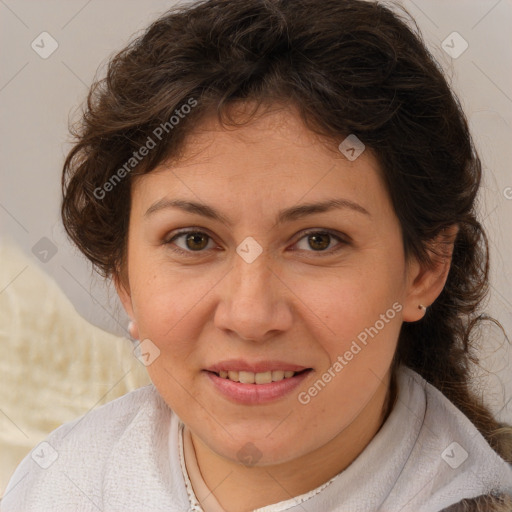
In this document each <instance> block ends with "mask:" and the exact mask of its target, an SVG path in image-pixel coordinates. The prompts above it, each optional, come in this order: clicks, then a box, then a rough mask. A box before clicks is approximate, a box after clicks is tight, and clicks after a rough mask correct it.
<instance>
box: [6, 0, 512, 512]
mask: <svg viewBox="0 0 512 512" xmlns="http://www.w3.org/2000/svg"><path fill="white" fill-rule="evenodd" d="M75 135H76V137H77V140H76V144H75V146H74V147H73V149H72V150H71V152H70V153H69V155H68V157H67V159H66V162H65V165H64V173H63V194H64V199H63V205H62V215H63V221H64V225H65V227H66V230H67V232H68V234H69V235H70V237H71V238H72V240H73V241H74V242H75V243H76V244H77V245H78V247H79V248H80V249H81V250H82V252H83V253H84V254H85V255H86V256H87V257H88V258H89V259H90V260H91V261H92V262H93V263H94V264H95V265H96V267H97V269H98V270H99V271H100V272H101V273H102V275H103V276H104V277H106V278H112V279H113V280H114V283H115V285H116V289H117V291H118V294H119V297H120V299H121V301H122V303H123V305H124V307H125V309H126V311H127V313H128V314H129V315H130V317H131V320H132V327H131V329H132V331H131V332H132V335H133V337H134V338H135V339H137V340H139V341H140V343H138V350H137V355H138V357H139V358H140V359H141V361H142V362H143V363H144V364H145V365H146V366H147V369H148V373H149V375H150V377H151V380H152V382H153V384H152V385H151V386H148V387H145V388H142V389H140V390H137V391H134V392H132V393H129V394H127V395H125V396H124V397H122V398H120V399H118V400H115V401H113V402H111V403H109V404H107V405H105V406H103V407H101V408H99V409H96V410H94V411H92V412H90V413H88V414H87V415H85V416H83V417H82V418H79V419H77V420H75V421H74V422H71V423H68V424H65V425H63V426H61V427H60V428H59V429H57V430H56V431H55V432H53V433H52V434H51V435H50V436H49V437H48V439H47V442H46V444H43V445H42V446H41V447H40V448H39V449H38V451H37V450H36V451H34V452H33V453H32V454H31V455H30V456H27V458H26V459H25V460H24V461H23V462H22V463H21V465H20V466H19V468H18V469H17V471H16V473H15V474H14V476H13V477H12V480H11V482H10V484H9V487H8V489H7V492H6V497H5V499H4V501H3V503H2V511H5V512H8V511H12V510H25V511H29V510H70V509H73V510H78V509H79V510H96V509H100V510H104V511H107V510H108V511H114V510H124V511H126V510H134V511H135V510H138V511H140V510H152V511H154V510H170V511H185V510H203V511H205V512H211V511H221V510H226V511H228V512H241V511H248V510H255V509H258V510H262V511H268V512H270V511H284V510H286V511H298V510H318V511H322V512H326V511H349V510H350V511H352V510H357V511H358V512H359V511H368V512H369V511H375V510H379V511H383V512H394V511H415V512H417V511H421V512H438V511H441V510H443V511H450V512H453V511H459V510H460V511H463V510H464V511H466V510H468V511H469V510H471V511H477V510H480V511H484V510H485V511H505V510H512V508H511V507H512V498H511V496H512V467H511V464H510V463H511V461H512V453H511V439H512V437H511V432H512V431H511V430H510V427H508V426H506V425H500V424H498V423H497V421H496V420H495V419H494V418H493V417H492V415H491V413H490V412H489V411H488V410H487V409H486V407H485V406H484V404H483V403H481V401H480V400H479V399H478V398H477V396H476V395H475V394H474V392H473V391H472V389H471V382H470V378H469V372H470V370H471V366H470V363H471V362H472V361H474V360H475V359H474V357H475V355H474V349H473V346H474V344H475V336H474V333H475V331H474V327H475V325H477V323H478V321H479V319H480V317H479V305H480V302H481V301H482V299H483V297H484V296H485V293H486V286H487V282H488V259H487V244H486V238H485V235H484V232H483V230H482V227H481V225H480V224H479V222H478V220H477V218H476V214H475V197H476V194H477V191H478V188H479V183H480V177H481V166H480V161H479V159H478V156H477V155H476V153H475V151H474V148H473V145H472V140H471V136H470V134H469V132H468V126H467V122H466V120H465V117H464V114H463V113H462V111H461V109H460V106H459V103H458V101H457V99H456V97H455V96H454V94H453V93H452V92H451V91H450V89H449V87H448V85H447V82H446V80H445V78H444V77H443V75H442V73H441V71H440V68H439V66H438V65H437V64H436V63H435V61H434V60H433V58H432V57H431V56H430V54H429V53H428V52H427V50H426V49H425V46H424V44H423V43H422V42H421V38H420V36H419V35H418V34H417V33H415V32H414V31H413V30H412V29H410V28H409V27H408V26H407V24H406V22H405V21H403V20H402V19H401V18H400V16H399V15H397V14H394V13H393V12H392V11H391V10H389V9H387V8H385V7H383V6H381V5H377V4H376V3H370V2H365V1H358V0H343V1H341V0H327V1H322V2H319V1H318V0H294V1H287V0H276V1H270V0H230V1H222V0H210V1H205V2H201V3H197V4H194V5H191V6H186V7H179V8H176V9H173V10H171V11H170V12H169V13H167V14H166V15H164V16H162V17H161V18H160V19H159V20H157V21H155V22H154V23H153V24H152V25H151V26H150V27H149V28H148V29H147V31H146V32H145V34H143V35H142V36H141V37H139V38H138V39H137V40H135V41H134V42H133V43H131V44H130V45H129V46H128V47H127V48H125V49H124V50H123V51H122V52H120V53H119V54H118V55H117V56H116V57H115V58H114V59H113V60H112V61H111V63H110V66H109V70H108V74H107V77H106V79H105V80H102V81H99V82H97V83H96V84H95V85H94V86H93V87H92V89H91V91H90V94H89V98H88V106H87V109H86V112H85V114H84V116H83V120H82V123H81V125H80V126H79V127H78V129H77V131H76V133H75ZM38 458H39V459H41V460H40V461H39V463H38V461H37V459H38ZM41 462H43V463H42V464H41Z"/></svg>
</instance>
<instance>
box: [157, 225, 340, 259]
mask: <svg viewBox="0 0 512 512" xmlns="http://www.w3.org/2000/svg"><path fill="white" fill-rule="evenodd" d="M190 233H195V234H201V235H206V236H207V237H208V238H209V241H211V240H213V238H212V237H211V236H210V235H209V234H208V233H206V232H204V231H200V230H199V229H186V230H183V231H178V232H177V233H175V234H174V235H173V236H172V237H171V238H170V239H168V240H166V241H164V245H168V246H169V248H170V249H171V251H173V252H175V253H177V254H179V255H181V256H186V257H193V256H195V255H197V254H200V253H202V252H205V251H204V250H201V251H185V250H184V249H181V248H180V247H172V243H173V242H174V241H175V240H176V239H177V238H180V237H182V236H184V235H188V234H190ZM320 234H322V235H329V236H331V237H332V238H335V239H336V240H337V241H338V242H340V246H339V247H338V248H335V249H334V250H332V249H331V250H325V251H306V252H313V253H320V255H322V254H324V255H325V254H329V255H330V254H333V253H335V252H337V251H339V250H341V249H342V248H343V246H344V245H348V242H347V241H346V240H344V239H343V238H342V237H340V236H339V235H337V234H335V233H334V232H332V231H330V230H328V229H323V230H309V231H305V232H304V233H302V236H301V237H300V238H299V239H298V240H297V241H296V242H295V243H294V245H295V244H297V243H298V242H300V241H301V240H302V239H303V238H306V237H307V236H309V235H320ZM315 257H316V256H315Z"/></svg>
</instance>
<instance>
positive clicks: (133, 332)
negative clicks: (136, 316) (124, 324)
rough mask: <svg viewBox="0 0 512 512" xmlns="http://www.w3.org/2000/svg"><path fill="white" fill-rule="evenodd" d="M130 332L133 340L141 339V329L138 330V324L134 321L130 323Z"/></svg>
mask: <svg viewBox="0 0 512 512" xmlns="http://www.w3.org/2000/svg"><path fill="white" fill-rule="evenodd" d="M128 332H129V333H130V336H131V337H132V338H133V339H138V338H139V329H138V328H137V324H136V323H135V322H134V321H133V320H132V321H130V322H128Z"/></svg>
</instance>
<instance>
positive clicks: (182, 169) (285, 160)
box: [132, 108, 389, 211]
mask: <svg viewBox="0 0 512 512" xmlns="http://www.w3.org/2000/svg"><path fill="white" fill-rule="evenodd" d="M231 114H232V116H233V113H231ZM244 116H245V112H243V111H242V112H241V114H240V116H239V118H238V119H242V120H243V119H244ZM234 117H235V118H236V112H235V114H234ZM343 139H344V137H340V138H339V140H335V139H332V140H328V139H326V138H325V137H320V136H319V135H317V134H316V133H314V132H312V131H310V130H308V129H307V128H306V126H305V125H304V123H303V122H302V120H301V119H300V117H299V115H298V114H297V112H296V111H295V110H294V109H293V108H280V109H275V110H271V111H269V112H264V113H262V114H259V115H256V116H255V117H254V118H252V119H251V120H250V121H249V122H247V123H246V124H243V125H241V126H237V127H233V126H224V125H221V124H220V123H219V121H218V119H217V117H216V116H208V117H205V118H204V119H202V120H201V122H199V123H198V124H197V126H196V127H195V128H194V130H193V131H192V133H190V134H189V136H188V137H187V138H186V140H185V143H184V146H183V149H182V151H181V153H180V158H179V159H175V160H172V159H170V160H168V161H167V162H165V163H163V164H162V165H160V166H158V167H157V168H156V169H154V170H152V171H150V172H149V173H147V174H144V175H142V176H138V177H137V178H136V180H135V181H134V183H133V186H132V197H133V203H134V204H133V206H134V207H136V208H142V207H145V208H147V207H148V206H149V203H153V202H154V201H155V200H157V199H162V198H164V197H167V198H170V197H173V196H176V195H179V196H180V197H182V196H183V195H185V196H186V197H188V198H190V199H192V198H194V199H195V200H198V199H200V200H204V202H208V203H212V202H213V203H215V204H219V202H221V203H225V204H226V202H227V203H228V204H226V206H229V205H233V204H235V203H238V204H240V205H241V206H246V207H249V206H250V205H253V206H254V205H256V204H258V205H259V208H258V210H260V209H261V207H262V206H265V207H267V208H272V207H273V205H275V203H280V204H281V205H283V204H296V203H298V202H311V201H313V200H319V199H325V198H326V196H327V195H329V196H330V197H333V196H340V195H341V196H343V197H344V198H345V199H347V200H353V201H358V202H361V201H362V202H364V203H366V204H370V203H371V204H372V205H373V206H372V208H377V209H378V208H379V207H380V209H381V210H382V209H386V208H389V197H388V194H387V191H386V188H385V185H384V182H383V180H382V179H381V171H380V169H379V164H378V161H377V159H376V158H375V156H374V155H373V154H372V152H371V151H370V150H369V149H365V150H364V151H363V153H362V154H361V155H360V156H359V157H358V158H357V159H356V160H354V161H350V160H349V159H348V158H347V157H346V155H345V154H344V153H342V152H341V151H340V150H339V149H338V145H339V143H340V142H342V141H343ZM255 211H256V210H255Z"/></svg>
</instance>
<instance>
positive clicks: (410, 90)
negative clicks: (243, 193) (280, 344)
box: [61, 0, 512, 510]
mask: <svg viewBox="0 0 512 512" xmlns="http://www.w3.org/2000/svg"><path fill="white" fill-rule="evenodd" d="M246 101H251V102H255V103H256V105H258V106H260V105H272V104H275V103H279V102H281V103H283V102H284V103H286V104H291V105H294V106H295V107H296V108H297V109H298V111H299V113H300V115H301V118H302V119H303V121H304V123H305V124H306V126H307V127H308V128H309V129H311V130H313V131H315V132H316V133H319V134H322V135H325V136H326V137H328V138H329V139H330V140H331V141H338V142H339V141H340V140H341V139H342V138H344V137H346V136H347V135H349V134H356V135H357V137H359V138H360V139H361V140H362V141H363V142H364V144H365V145H366V146H367V147H369V148H372V149H373V151H374V153H375V155H376V156H377V158H378V160H379V163H380V165H381V168H382V172H383V176H384V177H385V180H386V184H387V187H388V192H389V194H390V196H391V200H392V202H393V205H394V208H395V211H396V214H397V216H398V218H399V220H400V223H401V227H402V232H403V242H404V249H405V252H406V254H407V255H414V256H416V257H417V258H419V260H420V261H422V262H427V263H428V262H429V261H431V252H429V248H431V244H430V242H431V241H432V240H433V239H434V238H435V237H436V236H438V235H439V234H440V233H442V231H443V230H444V229H445V228H447V227H449V226H452V225H454V224H457V225H458V226H459V228H460V229H459V232H458V234H457V237H456V240H455V245H454V251H453V259H452V264H451V268H450V272H449V275H448V278H447V282H446V286H445V288H444V290H443V291H442V293H441V295H440V296H439V297H438V299H437V300H436V301H435V302H434V304H432V306H431V307H430V308H428V311H427V313H426V316H425V317H424V318H423V319H422V320H421V321H419V322H415V323H404V324H403V326H402V329H401V332H400V336H399V340H398V348H397V351H396V354H395V359H394V363H393V369H394V370H396V368H397V365H398V364H399V363H404V364H405V365H407V366H409V367H410V368H412V369H413V370H415V371H416V372H418V373H419V374H420V375H422V376H423V377H424V378H425V379H426V380H427V381H428V382H430V383H431V384H433V385H434V386H436V387H437V388H438V389H439V390H441V391H442V392H443V393H444V394H445V395H446V396H447V397H448V398H449V399H450V400H451V401H452V402H453V403H454V404H455V405H456V406H457V407H458V408H459V409H460V410H461V411H462V412H463V413H464V414H465V415H466V416H468V417H469V418H470V420H471V421H472V422H473V423H474V424H475V425H476V427H477V428H478V430H479V431H480V432H481V433H482V435H483V436H484V437H485V439H486V440H487V441H488V442H489V444H490V445H491V446H492V447H493V448H494V450H496V452H498V453H499V454H500V455H501V456H502V457H503V458H504V459H505V460H507V461H508V462H512V441H511V440H512V434H511V430H510V429H509V428H508V426H507V425H502V424H498V423H497V421H496V420H495V419H494V418H493V416H492V414H491V413H490V412H489V410H488V409H487V408H486V406H485V405H484V404H483V402H482V401H481V400H480V399H479V398H478V397H477V395H476V393H475V391H474V390H472V387H471V379H470V375H469V371H470V366H471V364H472V363H477V362H478V359H477V357H476V348H475V347H476V344H475V342H476V340H475V336H474V332H475V330H474V327H475V326H476V325H477V324H478V323H479V322H481V321H482V319H483V318H484V317H483V316H482V315H481V303H482V300H483V299H484V297H485V296H486V293H487V287H488V273H489V261H488V243H487V239H486V236H485V233H484V231H483V229H482V226H481V224H480V223H479V221H478V220H477V216H476V211H475V198H476V196H477V192H478V189H479V185H480V180H481V172H482V171H481V163H480V160H479V158H478V155H477V153H476V151H475V148H474V145H473V142H472V138H471V135H470V133H469V129H468V123H467V120H466V118H465V115H464V113H463V111H462V109H461V106H460V104H459V101H458V99H457V97H456V96H455V94H454V93H453V92H452V91H451V89H450V87H449V85H448V84H447V81H446V79H445V77H444V75H443V72H442V69H441V67H440V65H439V64H438V63H437V62H436V60H435V59H434V58H433V56H432V55H431V54H430V53H429V51H428V50H427V48H426V46H425V44H424V43H423V41H422V37H421V33H420V31H419V29H418V27H417V26H416V25H415V23H414V21H413V20H411V19H410V17H409V16H407V14H406V12H405V10H403V9H402V10H401V11H400V13H399V12H398V10H397V11H396V12H394V11H392V10H391V9H390V8H387V7H384V6H382V5H379V4H377V3H376V2H368V1H361V0H322V1H321V2H319V0H206V1H200V2H196V3H194V4H192V5H181V6H177V7H175V8H172V9H171V10H170V11H168V12H167V13H165V15H163V16H161V17H160V18H159V19H158V20H156V21H155V22H154V23H152V24H151V25H150V26H149V27H148V28H147V29H146V30H145V31H144V33H143V34H142V35H140V36H139V37H137V38H136V39H134V40H133V41H132V42H131V43H130V44H129V45H128V46H127V47H126V48H125V49H123V50H122V51H121V52H119V53H118V54H116V55H115V56H113V57H112V58H111V59H110V62H109V65H108V71H107V75H106V77H105V78H103V79H101V80H96V81H95V82H94V83H93V85H92V86H91V89H90V92H89V95H88V98H87V106H86V108H85V109H84V112H83V115H82V116H81V119H80V121H79V122H78V123H77V124H76V125H75V126H74V127H72V128H71V132H72V134H73V135H74V136H75V138H76V142H75V144H74V146H73V148H72V150H71V151H70V152H69V154H68V156H67V158H66V160H65V163H64V168H63V175H62V191H63V202H62V212H61V213H62V219H63V222H64V226H65V229H66V231H67V233H68V235H69V236H70V238H71V239H72V240H73V241H74V242H75V243H76V245H77V246H78V247H79V248H80V250H81V251H82V252H83V253H84V254H85V255H86V256H87V258H89V260H90V261H91V262H92V263H93V264H94V266H95V267H96V269H97V270H98V272H99V273H100V274H101V275H102V276H104V277H105V278H109V277H113V276H122V275H123V272H124V268H125V262H126V247H127V232H128V223H129V213H130V186H131V183H132V181H133V179H134V177H135V176H136V175H141V174H144V173H148V172H151V170H152V169H154V168H155V167H156V166H157V165H159V164H161V163H163V162H164V161H165V160H167V159H169V158H177V157H178V156H179V154H180V151H181V150H182V149H183V146H184V140H185V137H186V136H187V135H188V134H190V133H191V132H192V131H193V130H194V127H195V126H196V123H197V122H198V121H199V120H200V119H201V118H202V117H203V116H205V115H206V114H209V113H212V112H213V113H216V114H217V115H218V117H219V120H220V121H221V122H223V123H224V124H225V125H228V124H236V123H234V121H233V120H231V119H229V116H228V115H227V110H228V109H227V108H226V107H227V106H229V105H233V104H234V103H236V102H246ZM185 105H189V106H190V108H188V109H185V107H184V106H185ZM192 107H193V108H192ZM255 111H256V109H255ZM181 113H186V115H181ZM173 116H174V118H175V120H176V119H178V117H179V120H178V122H176V121H175V120H174V121H172V118H173ZM249 120H250V117H249V119H248V120H247V122H248V121H249ZM156 134H158V137H156ZM149 138H151V139H152V140H153V139H156V138H158V141H157V143H156V144H155V146H154V148H152V149H151V151H149V152H147V154H146V155H145V156H144V158H140V160H139V159H138V158H135V157H134V154H137V156H138V151H139V150H140V149H141V148H142V147H143V146H145V145H147V144H148V141H149ZM141 153H142V151H141ZM134 158H135V160H133V159H134ZM127 162H131V163H130V165H129V166H127V165H126V163H127ZM122 169H124V171H123V170H122ZM114 189H115V190H114ZM393 374H394V372H393ZM470 501H471V500H470ZM481 503H483V502H482V500H481V499H475V500H473V505H468V506H470V507H471V506H472V507H473V508H464V509H462V508H461V510H480V506H483V507H492V508H486V509H485V510H500V506H502V505H500V503H504V502H502V501H500V500H499V499H498V498H496V497H491V496H490V497H489V498H488V501H486V502H485V503H486V504H484V505H481ZM461 506H462V502H461ZM464 506H466V505H464ZM503 506H504V507H507V508H508V506H507V505H506V504H505V505H503ZM502 509H503V508H502ZM457 510H458V509H457ZM482 510H483V509H482ZM503 510H504V509H503Z"/></svg>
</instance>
